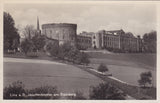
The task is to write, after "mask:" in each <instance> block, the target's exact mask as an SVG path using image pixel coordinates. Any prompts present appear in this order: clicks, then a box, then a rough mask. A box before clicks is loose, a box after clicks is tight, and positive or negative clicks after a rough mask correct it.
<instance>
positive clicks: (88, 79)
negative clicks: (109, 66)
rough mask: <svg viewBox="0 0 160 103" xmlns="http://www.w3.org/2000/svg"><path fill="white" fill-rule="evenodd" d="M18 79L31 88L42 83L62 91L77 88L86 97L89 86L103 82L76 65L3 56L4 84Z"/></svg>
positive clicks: (65, 91) (71, 91) (66, 91)
mask: <svg viewBox="0 0 160 103" xmlns="http://www.w3.org/2000/svg"><path fill="white" fill-rule="evenodd" d="M17 80H20V81H22V82H23V83H24V84H25V88H27V89H31V88H35V87H40V86H43V85H52V86H57V87H58V90H59V91H60V92H63V93H73V92H75V91H77V90H79V91H81V92H83V93H84V96H85V97H87V96H88V94H89V87H90V86H91V85H98V84H99V83H101V82H103V81H102V80H101V79H99V78H98V77H96V76H94V75H91V74H90V73H87V72H85V71H83V70H81V69H79V68H77V67H74V66H71V65H67V64H62V63H54V62H51V61H47V60H32V59H16V58H4V86H7V85H9V84H11V83H12V82H14V81H17Z"/></svg>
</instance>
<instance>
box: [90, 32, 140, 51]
mask: <svg viewBox="0 0 160 103" xmlns="http://www.w3.org/2000/svg"><path fill="white" fill-rule="evenodd" d="M92 47H93V48H97V49H117V50H121V51H124V52H141V50H142V39H141V38H140V36H138V37H135V36H134V35H133V34H132V33H125V32H124V31H123V30H113V31H106V30H100V31H98V32H97V33H93V34H92Z"/></svg>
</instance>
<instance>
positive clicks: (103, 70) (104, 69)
mask: <svg viewBox="0 0 160 103" xmlns="http://www.w3.org/2000/svg"><path fill="white" fill-rule="evenodd" d="M98 71H100V72H102V73H103V72H106V71H108V68H107V67H106V65H104V64H102V63H101V64H100V65H99V67H98Z"/></svg>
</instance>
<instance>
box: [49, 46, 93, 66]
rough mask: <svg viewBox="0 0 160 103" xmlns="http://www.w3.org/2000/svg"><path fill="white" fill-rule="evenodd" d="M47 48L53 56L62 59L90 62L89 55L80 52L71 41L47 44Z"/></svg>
mask: <svg viewBox="0 0 160 103" xmlns="http://www.w3.org/2000/svg"><path fill="white" fill-rule="evenodd" d="M46 49H47V51H48V52H49V53H50V55H51V56H52V57H54V58H58V59H60V60H65V61H68V62H72V63H76V64H85V65H87V64H88V63H90V61H89V56H88V55H87V54H86V53H84V52H80V50H78V49H77V48H76V47H75V46H74V45H71V44H70V43H64V44H62V45H57V44H56V43H49V44H48V45H47V46H46Z"/></svg>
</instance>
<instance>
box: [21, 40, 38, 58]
mask: <svg viewBox="0 0 160 103" xmlns="http://www.w3.org/2000/svg"><path fill="white" fill-rule="evenodd" d="M21 49H22V51H23V52H24V53H25V55H27V53H28V52H31V51H33V50H34V49H35V46H34V44H33V42H32V41H31V40H29V39H25V40H24V41H22V43H21Z"/></svg>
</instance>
